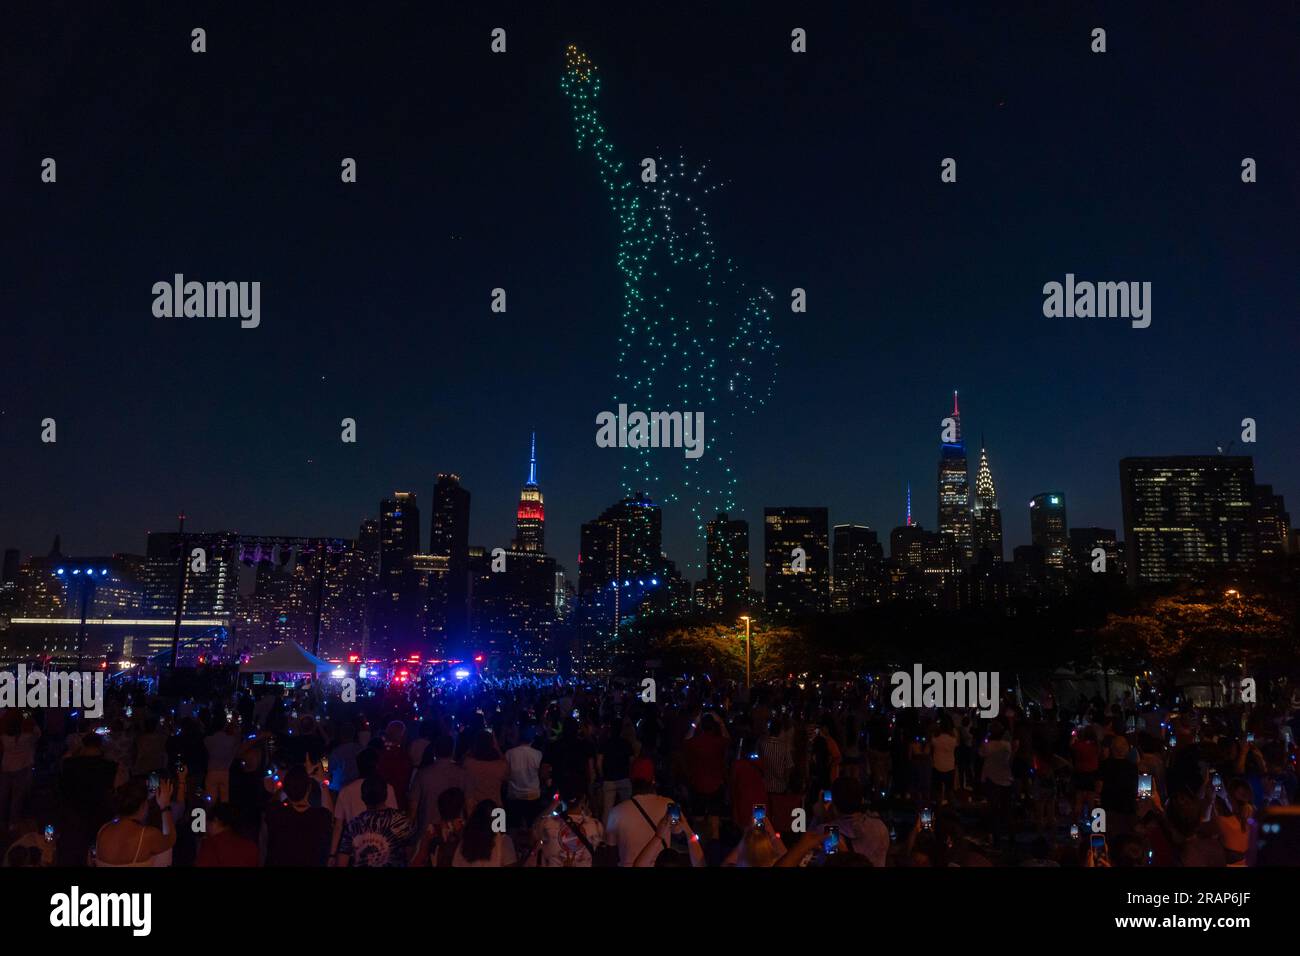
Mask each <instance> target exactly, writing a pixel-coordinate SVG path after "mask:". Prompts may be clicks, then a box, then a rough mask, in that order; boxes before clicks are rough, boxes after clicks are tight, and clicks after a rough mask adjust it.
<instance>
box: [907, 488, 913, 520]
mask: <svg viewBox="0 0 1300 956" xmlns="http://www.w3.org/2000/svg"><path fill="white" fill-rule="evenodd" d="M907 526H908V527H909V528H910V527H912V483H911V482H910V481H909V482H908V483H907Z"/></svg>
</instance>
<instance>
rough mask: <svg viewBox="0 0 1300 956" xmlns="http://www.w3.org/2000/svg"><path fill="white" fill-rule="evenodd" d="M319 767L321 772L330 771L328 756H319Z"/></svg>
mask: <svg viewBox="0 0 1300 956" xmlns="http://www.w3.org/2000/svg"><path fill="white" fill-rule="evenodd" d="M320 769H321V772H322V773H329V772H330V758H329V757H321V758H320Z"/></svg>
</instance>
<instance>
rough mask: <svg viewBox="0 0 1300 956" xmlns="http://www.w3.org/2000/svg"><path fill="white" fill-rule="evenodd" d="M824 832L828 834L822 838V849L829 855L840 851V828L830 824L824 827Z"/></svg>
mask: <svg viewBox="0 0 1300 956" xmlns="http://www.w3.org/2000/svg"><path fill="white" fill-rule="evenodd" d="M822 832H823V833H824V834H826V838H825V839H824V840H822V850H823V851H824V852H825V853H826V855H827V856H830V855H831V854H832V853H838V852H839V851H840V828H839V827H837V826H835V825H834V824H829V825H827V826H825V827H822Z"/></svg>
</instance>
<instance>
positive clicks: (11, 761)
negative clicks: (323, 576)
mask: <svg viewBox="0 0 1300 956" xmlns="http://www.w3.org/2000/svg"><path fill="white" fill-rule="evenodd" d="M150 690H151V686H150V685H148V684H144V683H130V682H128V683H125V684H116V685H115V687H114V690H113V691H112V693H111V694H110V695H109V699H108V701H107V703H106V707H105V712H104V714H103V716H102V718H100V719H98V720H93V721H92V720H88V719H86V718H85V717H84V716H82V715H79V714H76V713H75V712H73V713H69V712H67V711H57V710H41V711H36V712H32V713H23V712H18V711H10V712H7V713H4V714H0V851H2V852H3V863H4V865H6V866H50V865H63V866H85V865H92V866H102V867H154V866H196V867H258V866H267V867H281V866H299V867H331V866H332V867H350V866H351V867H357V866H364V867H406V866H435V867H504V866H529V867H564V866H576V867H589V866H625V867H633V866H641V867H653V866H681V867H710V866H744V867H786V866H871V867H881V866H905V867H917V866H920V867H926V866H990V865H995V866H1000V865H1023V866H1144V865H1154V866H1249V865H1252V864H1254V863H1256V861H1257V855H1258V847H1259V843H1260V840H1259V835H1260V824H1259V821H1260V818H1261V817H1262V811H1263V810H1264V809H1265V808H1267V807H1270V806H1272V805H1277V804H1290V803H1291V802H1292V801H1293V800H1294V799H1295V795H1296V748H1295V739H1296V735H1297V733H1298V732H1300V716H1298V715H1297V713H1296V711H1295V710H1293V709H1290V708H1284V707H1270V706H1266V705H1252V706H1239V707H1236V708H1233V709H1214V710H1205V709H1197V708H1194V707H1186V708H1184V709H1182V710H1181V711H1179V712H1170V711H1167V710H1163V709H1159V708H1155V707H1149V706H1139V705H1137V704H1135V703H1134V700H1133V697H1132V695H1131V694H1125V695H1124V696H1123V697H1122V699H1120V700H1117V701H1113V702H1110V703H1106V702H1104V701H1103V700H1101V699H1100V698H1099V697H1098V698H1093V699H1084V698H1080V699H1079V700H1078V701H1077V702H1076V703H1075V704H1074V705H1073V706H1070V707H1066V706H1061V705H1058V704H1057V702H1056V701H1055V700H1054V699H1053V698H1052V697H1051V696H1050V695H1047V696H1046V697H1045V698H1044V699H1043V700H1041V701H1037V702H1024V703H1023V704H1022V703H1019V702H1017V699H1016V697H1015V696H1014V695H1010V696H1007V697H1005V698H1004V700H1003V705H1002V708H1001V711H1000V713H999V714H998V715H997V716H996V717H994V718H992V719H986V718H984V717H981V716H979V715H977V714H976V713H975V712H973V711H969V710H943V709H910V708H909V709H894V708H892V707H890V706H889V703H888V699H887V698H888V695H887V693H882V681H881V680H880V679H875V680H870V679H863V680H860V681H849V682H846V681H817V680H815V679H812V678H808V677H805V678H802V679H791V680H788V681H784V682H779V683H771V684H764V685H760V686H755V687H753V688H752V689H749V690H746V689H745V688H743V687H740V686H737V685H733V684H723V683H713V682H709V681H707V680H703V679H695V680H691V679H681V680H677V681H673V682H663V683H661V684H660V686H659V687H658V689H657V693H655V694H654V695H653V696H654V697H655V699H647V698H648V697H649V696H651V695H648V694H646V693H643V692H641V691H638V690H637V689H634V688H628V687H625V686H622V685H620V684H619V683H617V682H614V683H609V682H606V683H602V684H600V685H598V686H597V685H587V684H574V683H564V682H558V681H536V680H517V679H508V680H506V679H503V680H492V679H486V678H480V677H477V676H476V677H474V678H471V679H468V680H463V681H438V682H432V681H431V682H429V683H427V684H425V683H421V682H418V681H417V682H413V683H411V684H407V685H401V686H398V685H396V684H393V685H386V684H379V685H377V686H372V687H371V688H370V690H371V691H372V693H367V694H363V695H362V696H361V697H360V699H359V700H358V701H357V702H353V703H344V702H343V701H342V699H341V698H340V696H339V695H338V693H337V691H336V689H335V688H334V687H332V685H331V682H329V681H325V682H324V683H319V682H318V683H309V684H307V685H306V686H304V685H302V684H297V685H293V684H274V683H267V684H264V685H259V686H257V687H244V688H240V689H237V690H231V691H230V692H220V691H218V690H216V689H215V687H214V689H213V691H212V692H211V693H210V694H206V695H205V694H200V695H198V696H196V697H193V698H186V699H167V698H163V697H160V696H157V695H156V694H152V693H150ZM1298 862H1300V861H1298Z"/></svg>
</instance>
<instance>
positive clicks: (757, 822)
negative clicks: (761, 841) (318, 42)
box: [754, 803, 767, 830]
mask: <svg viewBox="0 0 1300 956" xmlns="http://www.w3.org/2000/svg"><path fill="white" fill-rule="evenodd" d="M766 825H767V807H766V806H764V805H763V804H761V803H756V804H754V827H755V829H758V830H761V829H763V827H764V826H766Z"/></svg>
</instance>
